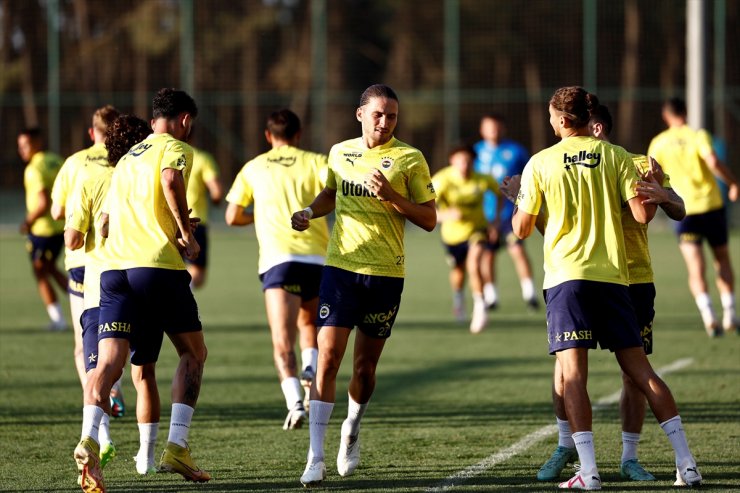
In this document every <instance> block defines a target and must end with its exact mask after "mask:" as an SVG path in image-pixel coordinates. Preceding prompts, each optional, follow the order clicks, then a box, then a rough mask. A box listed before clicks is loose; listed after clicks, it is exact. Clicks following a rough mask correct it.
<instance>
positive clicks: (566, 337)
mask: <svg viewBox="0 0 740 493" xmlns="http://www.w3.org/2000/svg"><path fill="white" fill-rule="evenodd" d="M560 336H562V337H563V342H565V341H590V340H591V339H593V336H592V333H591V331H590V330H571V331H569V332H563V333H562V334H557V335H556V336H555V338H556V339H557V341H558V342H560Z"/></svg>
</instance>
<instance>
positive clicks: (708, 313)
mask: <svg viewBox="0 0 740 493" xmlns="http://www.w3.org/2000/svg"><path fill="white" fill-rule="evenodd" d="M694 301H695V302H696V306H697V308H699V313H701V319H702V321H703V322H704V326H705V327H710V326H711V325H713V324H715V323H716V320H717V317H716V315H715V314H714V309H713V308H712V298H710V297H709V293H701V294H699V295H698V296H697V297H696V298H694Z"/></svg>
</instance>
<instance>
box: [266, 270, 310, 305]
mask: <svg viewBox="0 0 740 493" xmlns="http://www.w3.org/2000/svg"><path fill="white" fill-rule="evenodd" d="M322 268H323V266H321V265H318V264H306V263H304V262H285V263H282V264H278V265H276V266H275V267H272V268H271V269H268V270H267V272H264V273H262V274H260V281H262V290H263V291H264V290H265V289H270V288H280V289H282V290H285V291H287V292H289V293H291V294H295V295H297V296H300V297H301V299H302V300H303V301H308V300H312V299H314V298H316V297H317V296H318V295H319V285H320V284H321V269H322Z"/></svg>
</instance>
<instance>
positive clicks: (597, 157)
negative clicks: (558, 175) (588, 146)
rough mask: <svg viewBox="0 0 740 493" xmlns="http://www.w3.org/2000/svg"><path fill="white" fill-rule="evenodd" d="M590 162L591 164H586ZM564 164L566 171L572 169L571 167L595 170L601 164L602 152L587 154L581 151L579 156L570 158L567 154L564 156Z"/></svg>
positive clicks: (575, 155)
mask: <svg viewBox="0 0 740 493" xmlns="http://www.w3.org/2000/svg"><path fill="white" fill-rule="evenodd" d="M586 160H588V161H589V162H586ZM563 164H565V169H570V165H571V164H572V165H574V166H585V167H587V168H595V167H597V166H598V165H599V164H601V153H600V152H586V151H579V152H578V154H574V155H572V156H569V155H568V154H567V153H566V154H563Z"/></svg>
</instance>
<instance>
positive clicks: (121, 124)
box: [105, 115, 152, 166]
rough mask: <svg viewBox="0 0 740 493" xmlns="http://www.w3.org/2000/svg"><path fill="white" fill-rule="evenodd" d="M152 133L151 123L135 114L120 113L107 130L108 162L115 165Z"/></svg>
mask: <svg viewBox="0 0 740 493" xmlns="http://www.w3.org/2000/svg"><path fill="white" fill-rule="evenodd" d="M150 133H152V127H151V126H150V125H149V123H147V122H145V121H144V120H142V119H141V118H139V117H138V116H135V115H120V116H119V117H118V118H116V119H115V120H114V121H113V123H112V124H111V125H109V126H108V128H107V129H106V131H105V148H106V149H107V150H108V162H109V163H110V164H111V165H112V166H115V165H116V164H118V160H119V159H121V158H122V157H123V156H124V155H125V154H126V153H127V152H128V151H129V149H131V148H132V147H133V146H134V145H136V144H138V143H139V142H141V141H142V140H144V139H145V138H146V136H147V135H149V134H150Z"/></svg>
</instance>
